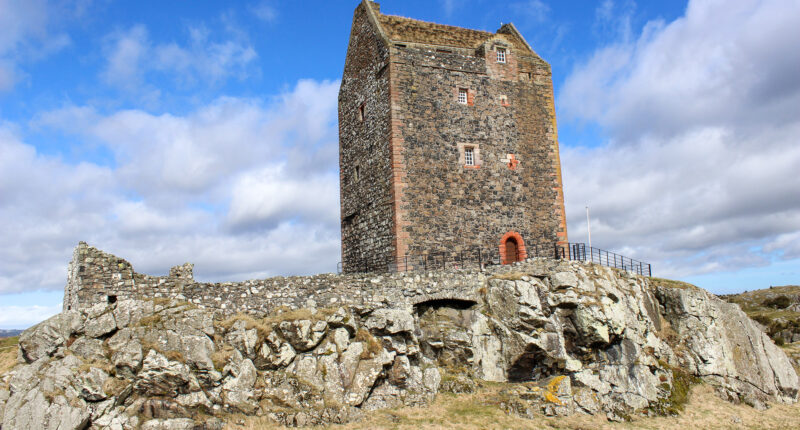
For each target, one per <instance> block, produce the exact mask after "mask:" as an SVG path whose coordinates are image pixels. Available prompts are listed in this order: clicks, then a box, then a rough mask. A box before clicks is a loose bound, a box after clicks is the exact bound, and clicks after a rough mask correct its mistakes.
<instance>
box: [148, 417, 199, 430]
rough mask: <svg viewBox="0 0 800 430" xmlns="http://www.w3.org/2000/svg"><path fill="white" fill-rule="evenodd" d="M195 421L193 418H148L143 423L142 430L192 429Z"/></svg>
mask: <svg viewBox="0 0 800 430" xmlns="http://www.w3.org/2000/svg"><path fill="white" fill-rule="evenodd" d="M194 428H195V422H194V420H192V419H191V418H169V419H155V420H147V421H145V422H144V423H142V427H141V430H192V429H194Z"/></svg>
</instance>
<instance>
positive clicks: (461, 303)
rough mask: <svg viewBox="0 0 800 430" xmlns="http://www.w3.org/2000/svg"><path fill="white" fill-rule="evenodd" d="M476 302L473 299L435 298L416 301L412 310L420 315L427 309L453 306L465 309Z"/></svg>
mask: <svg viewBox="0 0 800 430" xmlns="http://www.w3.org/2000/svg"><path fill="white" fill-rule="evenodd" d="M477 304H478V302H476V301H474V300H462V299H435V300H428V301H425V302H421V303H417V304H416V305H414V311H415V312H416V313H417V315H422V314H424V313H425V311H427V310H428V309H439V308H453V309H458V310H465V309H471V308H472V307H474V306H475V305H477Z"/></svg>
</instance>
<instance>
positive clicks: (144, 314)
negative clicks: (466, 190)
mask: <svg viewBox="0 0 800 430" xmlns="http://www.w3.org/2000/svg"><path fill="white" fill-rule="evenodd" d="M423 276H424V275H423ZM464 297H468V298H470V299H464ZM473 299H474V300H473ZM19 359H20V361H21V363H22V364H21V365H20V366H18V367H16V368H15V369H14V370H13V371H12V372H11V373H10V374H8V375H5V376H3V377H2V379H0V423H2V429H3V430H10V429H22V428H46V429H48V428H53V429H56V428H58V429H67V428H69V429H73V428H74V429H83V428H87V427H88V428H98V429H100V428H115V429H135V428H148V429H149V428H152V429H161V428H196V427H202V426H205V428H220V427H221V426H222V425H223V422H224V420H225V418H226V417H227V416H229V414H231V413H244V414H257V415H265V416H268V417H270V418H271V419H272V420H274V421H276V422H278V423H282V424H286V425H293V426H301V425H314V424H321V423H342V422H347V421H350V420H354V419H358V418H359V417H361V416H362V415H363V414H364V412H365V411H369V410H373V409H379V408H386V407H396V406H401V405H423V404H425V403H427V402H429V401H431V400H432V399H433V398H434V397H435V395H436V394H437V392H439V391H442V390H444V391H449V392H455V393H458V392H470V391H474V390H475V389H476V386H477V385H479V384H481V381H495V382H501V383H504V384H505V385H504V386H503V388H502V390H500V392H499V394H498V396H499V398H498V399H494V401H493V402H494V403H493V404H496V405H498V407H500V408H503V409H504V410H506V411H508V412H510V413H516V414H520V415H523V416H532V415H534V414H539V413H544V414H550V415H566V414H571V413H589V414H598V413H602V414H606V415H607V416H608V417H609V418H610V419H615V420H619V419H625V418H627V417H629V416H631V415H632V414H638V413H648V414H653V413H669V412H671V411H674V410H675V407H677V406H679V405H678V403H679V402H680V398H681V396H680V395H679V394H680V393H684V392H685V390H686V388H687V384H690V383H692V381H696V380H698V379H697V378H702V379H703V380H705V381H707V382H708V383H710V384H713V385H714V386H716V387H717V388H718V391H719V392H720V393H721V394H722V395H723V396H724V397H725V398H727V399H729V400H732V401H737V402H738V401H743V402H746V403H749V404H751V405H754V406H757V407H762V406H765V405H767V404H768V403H769V402H793V401H796V400H797V396H798V377H797V374H796V373H795V371H794V369H793V368H792V366H791V364H790V363H789V361H788V359H787V358H786V356H785V355H784V354H783V353H782V351H781V350H780V349H779V348H777V347H776V346H775V345H774V344H773V343H772V341H771V340H770V339H769V338H768V337H767V336H766V335H764V334H763V333H762V332H761V331H760V330H759V329H758V326H757V325H756V324H755V323H753V322H752V321H751V320H749V319H748V318H747V316H746V315H744V314H743V313H742V312H741V311H740V310H739V309H738V307H736V306H735V305H731V304H728V303H726V302H723V301H722V300H720V299H718V298H716V297H715V296H713V295H711V294H709V293H707V292H705V291H703V290H700V289H696V288H692V287H685V288H676V287H673V286H668V285H659V284H654V283H653V281H650V280H648V279H646V278H641V277H637V276H633V275H630V274H627V273H625V272H619V271H616V270H613V269H608V268H603V267H597V266H591V265H582V264H578V263H568V262H556V261H551V260H534V261H530V262H528V263H525V264H522V265H517V266H515V267H513V268H512V270H506V271H504V272H502V273H497V274H494V275H492V276H487V278H486V281H485V282H484V283H483V284H482V285H481V286H480V287H479V288H476V290H475V291H472V292H470V293H469V294H468V295H466V296H460V297H456V298H447V297H441V296H440V297H436V298H432V299H431V300H427V301H422V302H418V303H416V305H410V304H408V303H397V304H394V305H384V306H364V305H362V306H340V307H334V308H309V309H295V310H288V309H285V310H282V311H276V312H273V313H272V314H269V315H266V316H264V317H259V318H255V317H253V316H250V315H244V314H240V315H236V316H233V317H223V316H217V317H215V315H214V314H212V313H210V311H207V310H204V309H200V308H198V307H196V306H195V305H193V304H190V303H186V302H181V301H177V300H164V299H154V300H133V299H130V300H129V299H122V300H117V301H116V302H114V303H103V304H98V305H95V306H92V307H89V308H85V309H83V310H81V311H73V310H70V311H66V312H63V313H62V314H59V315H57V316H55V317H53V318H51V319H49V320H47V321H45V322H43V323H41V324H39V325H37V326H35V327H33V328H31V329H29V330H27V331H26V332H25V333H23V335H22V336H21V338H20V353H19Z"/></svg>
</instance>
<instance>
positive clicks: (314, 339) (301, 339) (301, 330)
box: [278, 320, 328, 352]
mask: <svg viewBox="0 0 800 430" xmlns="http://www.w3.org/2000/svg"><path fill="white" fill-rule="evenodd" d="M327 327H328V324H327V323H326V322H325V321H316V322H314V321H310V320H294V321H281V323H280V324H278V328H279V329H280V332H281V334H282V335H283V337H284V339H286V340H287V341H289V343H291V344H292V347H293V348H294V349H295V350H297V351H299V352H305V351H309V350H311V349H314V347H316V346H317V345H319V343H320V342H321V341H322V338H323V337H324V336H325V330H326V329H327Z"/></svg>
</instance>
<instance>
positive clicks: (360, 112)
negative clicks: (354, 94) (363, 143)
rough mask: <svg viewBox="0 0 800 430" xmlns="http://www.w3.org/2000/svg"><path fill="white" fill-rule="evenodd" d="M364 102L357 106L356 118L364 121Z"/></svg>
mask: <svg viewBox="0 0 800 430" xmlns="http://www.w3.org/2000/svg"><path fill="white" fill-rule="evenodd" d="M364 104H365V103H361V106H359V107H358V120H359V121H364Z"/></svg>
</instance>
